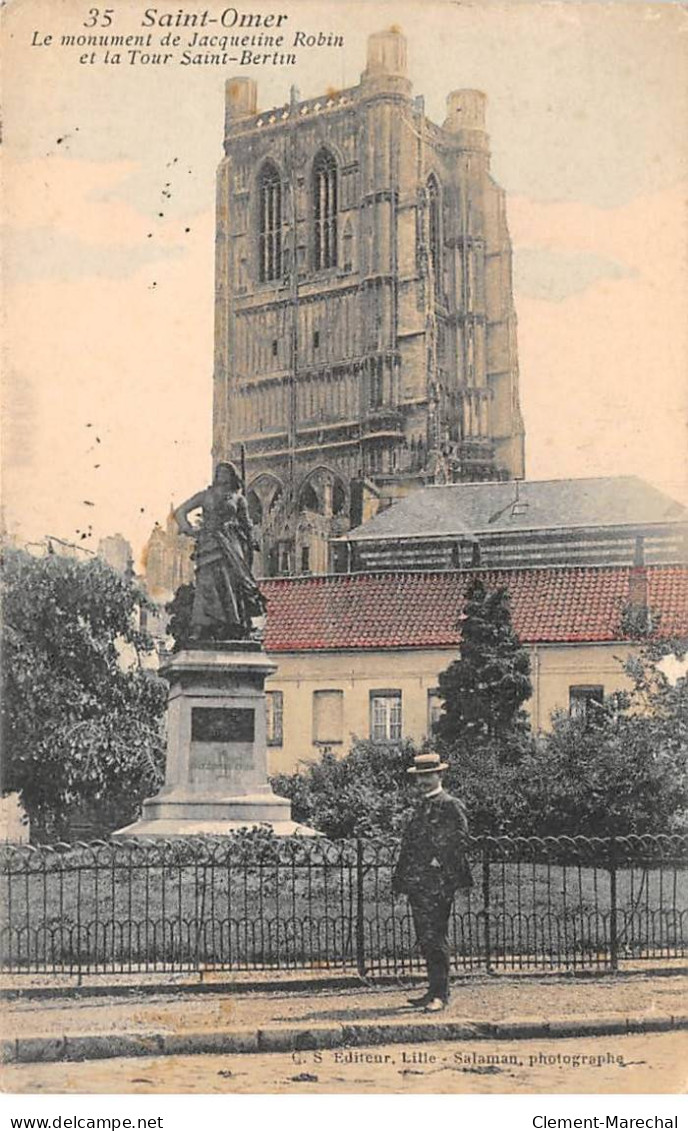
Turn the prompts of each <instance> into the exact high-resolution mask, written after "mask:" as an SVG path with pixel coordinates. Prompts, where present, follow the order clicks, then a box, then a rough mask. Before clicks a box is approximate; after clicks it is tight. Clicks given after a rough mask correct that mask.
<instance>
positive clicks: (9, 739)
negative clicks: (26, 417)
mask: <svg viewBox="0 0 688 1131" xmlns="http://www.w3.org/2000/svg"><path fill="white" fill-rule="evenodd" d="M3 559H4V560H3V592H4V624H3V684H4V694H3V705H2V730H3V750H4V765H3V781H2V788H3V792H8V791H10V790H18V791H19V793H20V795H21V800H22V804H23V805H24V808H25V809H26V811H27V813H28V815H29V819H30V821H31V827H32V837H33V839H34V840H35V839H39V838H43V839H55V838H61V837H64V836H65V835H67V834H68V830H69V825H70V821H71V820H72V819H73V818H74V817H75V816H76V815H78V814H80V813H83V812H84V810H87V811H88V812H89V815H90V816H91V818H92V819H96V820H100V821H102V822H103V824H104V825H106V828H104V831H110V829H111V828H112V827H114V825H115V824H117V823H122V824H124V823H126V822H127V821H128V820H130V819H132V818H133V817H134V816H135V814H136V813H137V811H138V807H139V804H140V801H141V800H142V799H143V798H144V797H147V796H149V795H150V794H151V793H153V792H155V790H156V789H157V788H158V787H159V785H160V784H161V781H162V776H163V766H164V750H163V743H162V736H161V719H162V715H163V712H164V708H165V701H166V692H165V685H164V684H163V682H162V681H161V680H160V679H159V678H158V677H157V676H155V675H154V674H152V673H151V672H150V671H146V670H145V669H144V668H143V667H142V663H141V661H142V656H143V654H144V653H145V652H147V651H150V650H151V649H152V642H151V640H150V638H149V637H148V636H147V634H145V633H143V632H141V631H139V629H138V628H137V623H138V615H137V614H138V611H139V610H140V608H141V607H143V606H144V605H145V603H146V601H145V597H144V596H143V594H142V593H141V592H140V591H139V590H137V589H136V588H135V587H134V586H133V585H132V584H131V583H130V582H129V581H126V580H124V579H122V578H120V577H119V576H118V575H117V574H116V573H115V572H114V571H113V570H112V569H110V567H109V566H107V565H105V564H104V563H103V562H101V561H100V560H98V559H93V560H91V561H88V562H81V561H75V560H73V559H70V558H65V557H61V556H58V555H55V554H48V555H47V556H46V557H43V558H34V557H32V556H30V555H29V554H26V553H24V552H23V551H19V550H14V549H8V550H6V551H5V553H4V555H3Z"/></svg>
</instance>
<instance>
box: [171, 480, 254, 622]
mask: <svg viewBox="0 0 688 1131" xmlns="http://www.w3.org/2000/svg"><path fill="white" fill-rule="evenodd" d="M195 510H202V512H203V518H202V522H201V524H200V526H198V527H194V526H192V525H191V523H190V522H189V515H190V514H191V513H192V512H193V511H195ZM175 518H176V520H177V525H178V526H179V529H180V530H181V531H182V533H183V534H188V535H191V536H192V537H194V538H195V539H196V550H195V555H194V556H195V562H196V576H195V591H194V601H193V608H192V611H191V631H190V641H189V642H190V643H193V641H194V640H196V641H198V640H246V639H248V637H250V635H251V632H252V618H253V617H257V616H261V615H262V614H263V613H264V611H265V601H264V599H263V597H262V595H261V593H260V590H259V589H258V586H257V585H256V582H255V580H254V578H253V574H252V573H251V561H252V529H251V521H250V518H249V514H248V507H247V504H246V499H245V497H244V495H243V493H242V490H241V479H240V477H239V473H238V472H237V469H236V467H235V466H234V464H233V463H224V462H223V463H218V465H217V467H216V469H215V477H214V479H213V482H212V484H211V486H210V487H206V488H205V490H204V491H199V492H198V493H197V494H195V495H192V496H191V498H189V499H187V500H186V502H185V503H182V505H181V506H180V507H179V508H178V509H177V510H176V511H175Z"/></svg>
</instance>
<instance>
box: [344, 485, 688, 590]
mask: <svg viewBox="0 0 688 1131" xmlns="http://www.w3.org/2000/svg"><path fill="white" fill-rule="evenodd" d="M332 550H333V565H334V569H335V571H337V572H348V571H357V570H384V569H389V570H398V569H431V570H434V569H457V568H461V567H471V566H477V565H481V566H483V567H484V568H487V569H504V568H511V567H514V566H517V567H525V566H560V565H567V566H568V565H632V564H633V563H634V562H636V563H637V564H641V563H642V562H647V563H648V564H657V563H660V562H664V563H669V562H686V561H688V509H687V508H686V507H684V506H682V505H681V504H680V503H677V502H676V501H675V500H674V499H671V498H669V496H668V495H665V494H663V493H662V492H661V491H658V490H657V489H656V488H655V487H652V486H651V485H650V484H649V483H645V482H644V481H643V480H642V479H638V478H637V477H636V476H634V475H623V476H622V475H620V476H611V477H606V478H596V479H549V480H544V481H528V482H523V483H519V482H515V483H514V482H512V483H465V484H457V485H453V486H434V487H427V488H425V489H424V490H420V491H417V492H415V493H414V494H413V495H411V496H409V497H408V498H405V499H402V500H400V501H399V502H398V503H396V504H395V505H394V506H392V507H390V508H389V509H388V510H386V511H384V512H383V513H381V514H378V515H376V516H374V517H372V518H371V519H370V521H368V522H366V523H364V524H363V525H362V526H360V527H357V528H356V529H355V530H352V531H350V532H349V533H348V534H345V535H344V536H342V537H340V538H339V539H338V540H337V541H336V542H334V543H333V546H332Z"/></svg>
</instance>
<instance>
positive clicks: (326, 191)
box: [313, 150, 337, 271]
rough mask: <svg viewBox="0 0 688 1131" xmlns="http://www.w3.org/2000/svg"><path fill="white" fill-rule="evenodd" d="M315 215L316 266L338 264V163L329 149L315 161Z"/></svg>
mask: <svg viewBox="0 0 688 1131" xmlns="http://www.w3.org/2000/svg"><path fill="white" fill-rule="evenodd" d="M313 216H314V221H315V269H316V271H322V270H325V269H326V268H327V267H336V265H337V165H336V162H335V159H334V157H333V156H332V154H331V153H328V152H327V150H322V152H320V153H319V154H318V156H317V157H316V159H315V162H314V164H313Z"/></svg>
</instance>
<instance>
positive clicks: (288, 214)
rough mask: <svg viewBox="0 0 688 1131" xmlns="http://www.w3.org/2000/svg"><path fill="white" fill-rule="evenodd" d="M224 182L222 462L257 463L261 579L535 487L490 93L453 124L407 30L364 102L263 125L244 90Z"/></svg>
mask: <svg viewBox="0 0 688 1131" xmlns="http://www.w3.org/2000/svg"><path fill="white" fill-rule="evenodd" d="M224 152H225V156H224V158H223V160H222V162H221V164H220V168H219V172H218V184H217V253H216V256H217V265H216V319H215V326H216V329H215V376H214V395H215V401H214V436H213V445H214V448H213V455H214V459H215V460H216V461H217V460H218V459H226V458H230V459H237V458H238V456H239V452H240V448H241V445H244V448H245V455H246V479H247V492H248V498H249V505H250V509H251V513H252V516H253V520H254V522H255V523H256V525H257V527H258V528H259V538H260V542H261V549H260V551H259V554H258V558H257V561H256V570H257V572H258V573H262V574H264V575H274V574H277V573H300V572H307V571H311V572H324V571H326V570H327V569H328V539H329V538H330V537H332V536H334V535H337V534H340V533H343V532H344V531H345V530H346V529H347V528H348V527H349V526H351V525H357V524H358V523H360V522H361V521H363V520H364V519H365V518H366V517H368V516H369V515H370V514H371V513H374V511H375V510H376V509H377V508H378V507H379V506H381V505H383V506H384V505H385V503H386V502H388V501H390V500H392V499H394V498H398V497H399V496H400V495H404V494H406V493H408V492H409V491H411V490H413V489H414V487H417V486H420V485H424V484H427V483H446V482H457V481H460V480H476V479H485V478H510V477H521V476H523V473H524V433H523V423H522V419H521V413H520V408H519V398H518V362H517V354H516V318H515V313H514V306H513V297H512V281H511V244H510V240H509V233H508V229H507V224H506V216H505V202H504V193H503V191H502V190H501V189H500V188H499V187H498V186H497V185H496V184H495V183H494V181H493V180H492V178H491V176H490V171H489V161H490V158H489V148H488V137H487V134H486V132H485V95H484V94H482V93H480V91H476V90H458V91H454V92H452V93H451V94H450V95H449V96H448V99H447V117H446V119H445V121H444V123H443V125H442V126H437V125H435V124H434V123H433V122H431V121H429V120H428V119H427V118H426V116H425V113H424V108H423V102H422V99H420V98H415V99H414V98H413V97H412V94H411V85H410V82H409V80H408V78H407V77H406V41H405V39H404V37H403V35H401V34H400V32H398V31H395V30H390V31H385V32H379V33H377V34H375V35H372V36H370V38H369V41H368V59H367V66H366V69H365V71H364V72H363V74H362V75H361V81H360V83H359V85H358V86H355V87H353V88H350V89H347V90H343V91H338V92H333V93H327V94H323V95H322V96H321V97H320V98H314V99H310V100H308V101H306V102H304V101H301V100H300V99H299V97H298V92H297V91H296V90H295V89H292V92H291V99H290V101H289V103H287V104H286V105H284V106H281V107H278V108H276V109H274V110H268V111H262V112H260V113H259V112H258V108H257V90H256V84H255V82H254V81H253V80H252V79H247V78H235V79H230V80H229V81H228V82H227V92H226V122H225V139H224Z"/></svg>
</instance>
